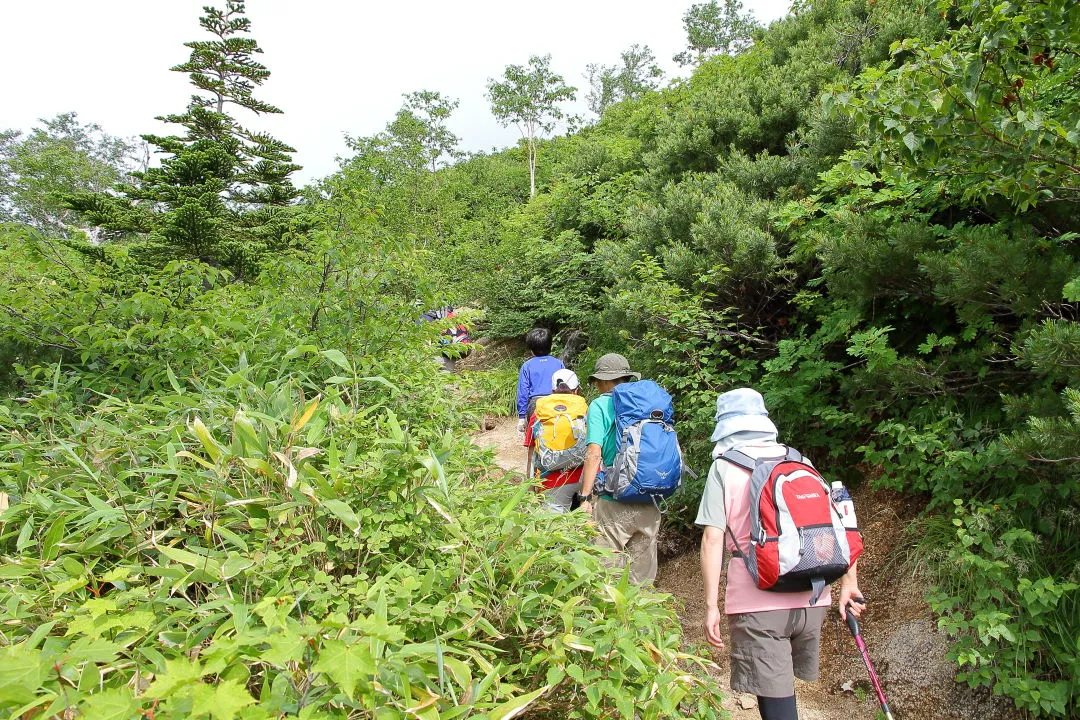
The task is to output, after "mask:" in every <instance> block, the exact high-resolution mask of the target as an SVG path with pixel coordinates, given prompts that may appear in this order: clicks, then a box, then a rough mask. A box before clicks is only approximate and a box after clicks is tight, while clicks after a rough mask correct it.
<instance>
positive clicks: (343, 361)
mask: <svg viewBox="0 0 1080 720" xmlns="http://www.w3.org/2000/svg"><path fill="white" fill-rule="evenodd" d="M319 354H320V355H322V356H323V357H324V358H326V359H327V360H329V361H330V362H332V363H334V364H335V365H337V366H338V367H339V368H341V369H342V370H344V371H345V372H347V373H349V374H350V375H355V374H356V372H355V371H354V370H353V366H352V363H350V362H349V359H348V358H347V357H345V353H343V352H341V351H340V350H323V351H322V352H321V353H319Z"/></svg>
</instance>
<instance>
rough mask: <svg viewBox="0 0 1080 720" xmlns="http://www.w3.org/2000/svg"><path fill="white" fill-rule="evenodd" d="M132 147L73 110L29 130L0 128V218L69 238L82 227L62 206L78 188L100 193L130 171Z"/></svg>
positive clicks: (71, 213) (67, 208) (78, 220)
mask: <svg viewBox="0 0 1080 720" xmlns="http://www.w3.org/2000/svg"><path fill="white" fill-rule="evenodd" d="M135 150H136V147H135V145H134V144H133V143H131V142H128V141H126V140H123V139H121V138H118V137H113V136H111V135H108V134H106V133H105V132H104V131H103V130H102V129H101V127H100V126H98V125H96V124H94V123H87V124H83V123H81V122H79V118H78V116H77V115H76V114H75V113H62V114H60V115H57V116H56V117H55V118H53V119H51V120H42V121H41V125H40V126H39V127H35V128H34V129H33V130H31V131H30V132H28V133H25V134H24V133H21V132H19V131H18V130H4V131H2V132H0V221H2V222H19V223H23V224H26V225H31V226H33V227H35V228H37V229H39V230H41V231H42V232H44V233H47V234H49V235H54V236H63V237H67V236H70V235H72V234H73V233H75V232H76V231H78V230H81V229H84V228H85V223H84V222H83V219H82V218H81V217H79V216H78V215H77V214H76V213H75V212H74V211H73V210H72V209H71V208H69V207H67V206H66V203H65V200H66V199H67V197H68V196H70V195H73V194H75V193H78V192H85V191H93V192H104V191H106V190H108V189H109V188H110V187H112V186H113V185H115V184H116V183H118V182H120V181H121V180H122V179H123V178H124V176H125V174H126V172H127V171H128V170H130V169H132V167H130V166H132V165H133V164H134V163H133V160H134V158H133V155H134V153H135Z"/></svg>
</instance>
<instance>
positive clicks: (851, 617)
mask: <svg viewBox="0 0 1080 720" xmlns="http://www.w3.org/2000/svg"><path fill="white" fill-rule="evenodd" d="M860 605H861V606H863V607H865V605H866V600H865V599H864V598H862V597H852V598H851V600H850V601H849V602H848V604H847V605H846V606H842V607H844V609H845V610H847V612H846V613H844V616H845V620H847V626H848V630H850V631H851V636H852V637H854V638H855V644H856V645H857V646H858V648H859V653H860V654H861V655H862V659H863V664H864V665H866V671H867V672H868V673H869V674H870V683H871V684H872V685H873V686H874V692H875V693H876V694H877V698H878V702H879V703H880V704H881V712H882V713H883V714H884V715H885V720H895V719H894V718H893V714H892V711H891V710H889V703H888V701H887V700H886V699H885V691H884V690H882V689H881V681H880V680H878V676H877V671H875V670H874V663H872V662H870V653H869V652H867V650H866V642H865V641H864V640H863V637H862V629H861V628H860V627H859V619H858V617H856V609H858V613H859V614H861V613H862V610H863V608H862V607H859V606H860Z"/></svg>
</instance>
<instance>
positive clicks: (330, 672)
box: [313, 640, 375, 700]
mask: <svg viewBox="0 0 1080 720" xmlns="http://www.w3.org/2000/svg"><path fill="white" fill-rule="evenodd" d="M313 669H314V670H316V671H318V672H322V673H326V675H327V676H328V677H329V678H330V679H331V680H333V681H334V682H336V683H337V684H338V686H339V687H340V689H341V691H342V692H343V693H345V696H346V697H348V698H349V699H350V700H355V699H356V689H357V687H358V686H359V685H360V683H361V682H364V681H369V682H370V679H371V678H373V677H374V675H375V661H374V660H373V659H372V657H371V652H370V650H368V647H367V643H365V642H353V643H348V644H346V643H344V642H342V641H341V640H326V641H325V642H323V646H322V650H321V651H320V652H319V660H318V662H316V663H315V665H314V666H313Z"/></svg>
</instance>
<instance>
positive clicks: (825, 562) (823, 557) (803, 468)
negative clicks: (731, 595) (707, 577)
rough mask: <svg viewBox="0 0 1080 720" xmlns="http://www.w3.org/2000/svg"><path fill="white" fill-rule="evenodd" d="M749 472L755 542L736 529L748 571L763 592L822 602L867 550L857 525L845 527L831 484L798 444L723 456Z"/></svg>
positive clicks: (735, 542)
mask: <svg viewBox="0 0 1080 720" xmlns="http://www.w3.org/2000/svg"><path fill="white" fill-rule="evenodd" d="M720 457H722V458H723V459H724V460H727V461H728V462H730V463H732V464H733V465H737V466H738V467H741V468H743V469H744V470H747V471H749V472H750V481H749V483H748V487H749V491H750V546H749V547H748V548H747V549H746V550H743V548H742V547H740V545H739V542H738V540H736V539H735V536H734V535H732V533H731V527H730V523H729V525H728V529H727V532H728V535H729V536H730V537H731V541H732V543H734V545H735V547H736V548H738V551H737V552H736V553H735V554H736V556H738V557H742V559H743V563H745V565H746V570H747V571H748V572H749V573H750V577H752V578H753V579H754V583H755V584H756V585H757V587H758V588H760V589H762V590H774V591H776V592H801V591H804V590H812V591H813V595H812V597H811V603H814V602H817V600H818V598H819V597H821V594H822V593H823V592H824V591H825V586H826V585H828V584H829V583H831V582H833V581H834V580H837V579H839V578H840V577H842V576H843V575H844V573H846V572H847V571H848V568H850V567H851V564H852V563H854V562H855V560H856V559H858V557H859V555H861V554H862V551H863V542H862V534H861V533H860V532H859V530H858V528H845V527H844V523H843V520H842V518H841V516H840V513H839V512H837V510H836V508H835V507H834V506H833V502H832V498H831V496H830V493H829V486H828V484H827V483H826V482H825V480H823V479H822V477H821V475H820V474H819V473H818V471H817V470H816V469H814V466H813V465H811V464H810V461H809V460H807V459H805V458H803V456H802V454H801V453H800V452H799V451H798V450H795V449H793V448H787V453H786V454H784V455H783V456H781V457H763V458H752V457H750V456H749V455H746V454H745V453H741V452H739V451H738V450H728V451H727V452H726V453H724V454H723V455H721V456H720Z"/></svg>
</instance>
